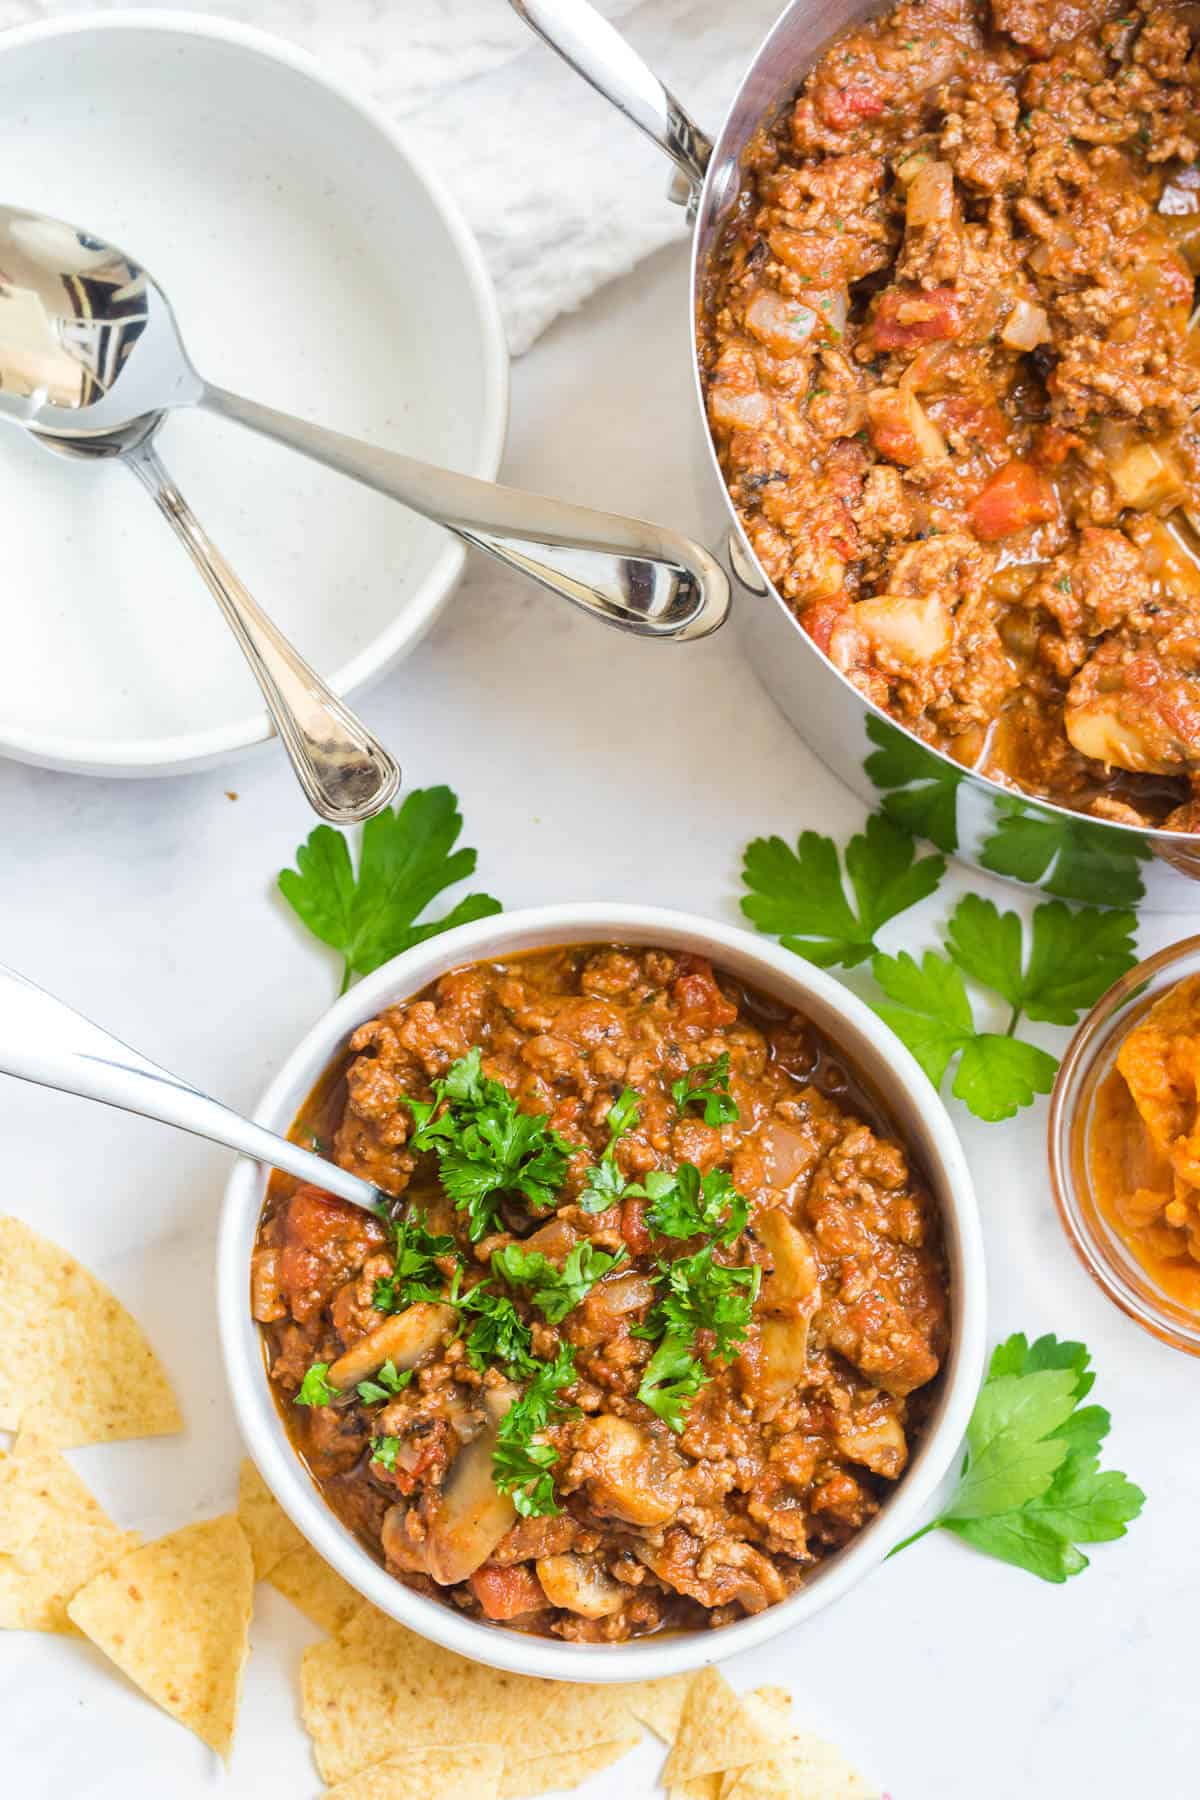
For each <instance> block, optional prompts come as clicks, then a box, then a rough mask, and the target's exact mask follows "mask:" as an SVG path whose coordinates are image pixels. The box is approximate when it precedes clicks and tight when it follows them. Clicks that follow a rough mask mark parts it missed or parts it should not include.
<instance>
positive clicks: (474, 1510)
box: [425, 1381, 520, 1587]
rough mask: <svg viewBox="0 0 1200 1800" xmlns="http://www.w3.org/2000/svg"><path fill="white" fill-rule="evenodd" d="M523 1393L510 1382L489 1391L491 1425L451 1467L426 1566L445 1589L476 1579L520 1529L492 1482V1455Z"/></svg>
mask: <svg viewBox="0 0 1200 1800" xmlns="http://www.w3.org/2000/svg"><path fill="white" fill-rule="evenodd" d="M519 1393H520V1389H519V1388H516V1387H514V1386H513V1384H512V1383H511V1382H507V1381H506V1382H502V1383H501V1384H500V1385H499V1386H498V1387H494V1388H488V1389H487V1390H486V1391H485V1393H484V1395H483V1408H484V1412H485V1413H486V1414H487V1423H486V1425H485V1426H484V1429H483V1430H482V1431H481V1432H480V1433H479V1436H478V1437H475V1438H472V1440H471V1442H470V1443H469V1444H466V1445H464V1447H463V1448H462V1449H461V1450H460V1451H459V1453H458V1455H457V1456H456V1457H455V1459H454V1461H453V1462H452V1463H451V1465H450V1470H449V1473H448V1474H447V1476H446V1480H445V1484H444V1486H443V1488H442V1491H441V1493H440V1495H439V1496H438V1500H437V1504H436V1506H435V1507H434V1508H433V1510H432V1511H431V1513H430V1517H429V1521H428V1526H429V1529H428V1534H427V1536H426V1539H425V1566H426V1568H427V1569H428V1571H429V1573H430V1575H431V1576H432V1577H433V1579H434V1580H435V1581H436V1582H437V1583H438V1585H439V1586H440V1587H453V1585H454V1583H455V1582H456V1581H465V1580H466V1579H467V1576H468V1575H473V1574H474V1572H475V1570H476V1569H477V1568H478V1567H479V1565H480V1563H484V1562H486V1561H487V1559H488V1557H489V1556H490V1555H491V1554H492V1551H493V1550H494V1549H495V1548H496V1545H497V1544H498V1543H499V1542H500V1540H501V1538H502V1537H504V1536H505V1535H506V1533H508V1532H509V1531H511V1530H512V1528H513V1525H514V1524H515V1523H516V1518H517V1509H516V1507H515V1506H514V1505H513V1502H512V1496H511V1494H502V1493H501V1492H500V1491H499V1489H498V1488H497V1487H496V1484H495V1482H494V1481H493V1480H492V1452H493V1451H494V1450H495V1448H496V1434H497V1432H498V1431H499V1428H500V1421H501V1419H502V1418H503V1417H504V1415H505V1413H506V1412H507V1411H508V1409H509V1407H510V1406H511V1405H512V1404H513V1402H514V1400H516V1399H517V1397H518V1395H519Z"/></svg>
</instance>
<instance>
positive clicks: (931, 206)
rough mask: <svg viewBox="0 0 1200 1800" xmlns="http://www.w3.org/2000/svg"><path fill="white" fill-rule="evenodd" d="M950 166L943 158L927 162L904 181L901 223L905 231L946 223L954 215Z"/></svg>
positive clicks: (952, 172) (952, 180)
mask: <svg viewBox="0 0 1200 1800" xmlns="http://www.w3.org/2000/svg"><path fill="white" fill-rule="evenodd" d="M954 211H955V203H954V170H953V169H952V168H951V167H950V164H949V163H946V162H927V163H923V164H922V166H921V167H920V168H919V169H917V170H916V171H915V173H914V175H913V178H912V181H911V182H910V183H909V184H908V193H907V195H906V197H905V201H904V223H905V226H906V228H907V229H908V230H909V231H925V230H928V229H930V228H932V227H935V226H940V225H949V224H950V223H951V221H952V220H953V218H954Z"/></svg>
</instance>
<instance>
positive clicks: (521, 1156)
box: [403, 1045, 576, 1243]
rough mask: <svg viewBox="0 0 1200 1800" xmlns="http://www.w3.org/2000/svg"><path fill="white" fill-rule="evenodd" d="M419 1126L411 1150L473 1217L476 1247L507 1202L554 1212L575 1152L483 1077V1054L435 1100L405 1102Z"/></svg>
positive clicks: (469, 1059) (436, 1091)
mask: <svg viewBox="0 0 1200 1800" xmlns="http://www.w3.org/2000/svg"><path fill="white" fill-rule="evenodd" d="M403 1103H404V1105H405V1106H407V1107H408V1109H409V1111H410V1112H411V1113H412V1115H413V1119H414V1121H415V1123H416V1130H415V1131H414V1132H413V1135H412V1137H411V1138H410V1139H409V1144H410V1146H411V1148H412V1149H414V1150H418V1151H420V1150H432V1151H433V1152H434V1153H435V1155H436V1156H437V1158H438V1164H439V1174H440V1176H441V1182H442V1186H443V1187H444V1188H445V1190H446V1192H447V1194H448V1195H449V1196H450V1198H451V1200H453V1202H454V1204H455V1206H456V1207H457V1208H458V1210H459V1211H460V1212H465V1213H466V1214H467V1216H468V1221H469V1223H468V1231H469V1233H470V1237H471V1241H472V1243H478V1241H479V1239H480V1238H482V1237H486V1235H487V1233H488V1232H489V1231H491V1230H492V1228H493V1226H494V1225H495V1222H496V1212H497V1208H498V1207H499V1204H500V1200H501V1198H502V1197H503V1196H504V1195H505V1194H520V1195H522V1196H523V1197H524V1198H525V1199H526V1200H527V1201H528V1202H529V1204H530V1205H531V1206H532V1207H533V1208H534V1209H535V1210H537V1211H544V1210H545V1209H546V1208H547V1207H549V1206H551V1205H552V1204H553V1201H554V1196H555V1195H556V1193H557V1192H558V1190H559V1188H560V1187H561V1186H562V1184H563V1180H564V1178H565V1176H566V1172H567V1164H568V1163H569V1162H570V1160H571V1158H572V1156H574V1154H575V1149H576V1146H575V1145H574V1144H571V1143H569V1142H568V1141H567V1139H566V1138H564V1137H561V1136H560V1135H559V1133H558V1132H557V1131H554V1130H552V1129H551V1127H550V1123H549V1120H548V1118H547V1117H545V1116H544V1115H539V1114H534V1113H527V1112H522V1111H521V1109H520V1107H519V1106H518V1105H517V1103H516V1101H515V1100H514V1099H513V1096H512V1095H511V1094H510V1093H509V1091H508V1089H507V1088H506V1087H505V1085H504V1083H503V1082H502V1081H495V1080H493V1079H492V1077H491V1076H488V1075H485V1074H484V1073H483V1067H482V1059H481V1054H480V1050H479V1046H478V1045H475V1046H474V1048H473V1049H471V1050H470V1051H469V1052H468V1053H467V1055H466V1056H463V1057H460V1058H459V1059H458V1061H457V1062H454V1063H452V1064H451V1065H450V1068H449V1069H448V1070H447V1072H446V1074H445V1076H444V1077H443V1078H442V1080H441V1081H436V1082H435V1083H434V1084H433V1099H432V1100H413V1099H411V1098H409V1096H407V1095H405V1096H404V1099H403Z"/></svg>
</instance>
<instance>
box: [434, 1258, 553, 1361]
mask: <svg viewBox="0 0 1200 1800" xmlns="http://www.w3.org/2000/svg"><path fill="white" fill-rule="evenodd" d="M457 1288H458V1283H457V1281H455V1283H454V1289H453V1291H452V1293H451V1295H450V1296H449V1297H448V1298H449V1304H451V1305H455V1306H457V1307H458V1308H459V1311H460V1312H461V1313H464V1314H467V1313H469V1314H472V1315H473V1316H474V1318H475V1323H474V1324H473V1325H472V1326H471V1329H470V1330H469V1331H468V1332H467V1336H466V1341H465V1349H466V1352H467V1361H468V1362H469V1363H470V1365H471V1367H472V1368H473V1369H478V1370H479V1372H480V1373H481V1374H482V1373H483V1371H484V1370H485V1369H488V1368H490V1367H491V1366H492V1365H493V1364H494V1363H500V1364H502V1365H503V1367H504V1368H505V1369H507V1370H508V1372H509V1374H510V1375H529V1374H531V1373H532V1371H533V1370H535V1369H536V1368H537V1367H538V1364H537V1362H536V1361H535V1360H534V1356H533V1333H532V1332H531V1331H530V1329H529V1327H528V1325H527V1324H526V1323H525V1321H524V1319H523V1318H522V1317H521V1315H520V1313H519V1312H518V1311H517V1309H516V1307H515V1306H514V1305H513V1303H512V1301H511V1300H510V1299H509V1297H508V1295H507V1294H498V1293H496V1292H495V1290H494V1289H493V1287H492V1284H491V1282H490V1281H480V1282H477V1283H476V1285H475V1286H474V1287H473V1288H468V1289H467V1292H466V1293H465V1294H463V1295H461V1296H460V1295H459V1294H458V1292H457Z"/></svg>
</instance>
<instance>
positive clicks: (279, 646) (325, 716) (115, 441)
mask: <svg viewBox="0 0 1200 1800" xmlns="http://www.w3.org/2000/svg"><path fill="white" fill-rule="evenodd" d="M2 316H3V315H2V308H0V317H2ZM0 397H2V396H0ZM162 418H163V415H162V413H156V414H152V415H151V416H150V417H149V418H148V419H136V420H135V421H134V422H133V424H132V425H128V426H126V427H125V428H124V429H123V430H121V431H112V432H108V433H105V434H102V435H99V436H96V437H66V436H61V437H60V436H52V435H51V434H50V433H48V432H42V431H36V430H35V431H34V433H33V435H34V436H35V437H36V438H37V439H38V441H39V442H40V443H42V444H44V445H45V446H46V448H47V449H48V450H54V451H57V452H58V453H59V454H60V455H62V456H76V457H83V458H89V457H91V458H95V457H113V456H115V457H119V458H120V460H121V461H122V462H124V463H125V465H126V466H127V467H128V468H130V469H132V470H133V473H134V474H135V475H136V476H137V478H138V480H139V481H140V482H141V483H142V486H143V487H144V488H145V489H146V491H147V493H148V494H149V495H150V497H151V499H153V500H154V502H155V503H156V505H157V506H158V509H159V511H160V512H161V513H162V514H163V516H164V518H165V519H166V520H167V521H168V522H169V524H170V525H171V527H172V529H173V530H174V531H175V533H176V535H177V536H178V538H179V540H180V542H181V543H182V544H183V545H184V547H185V548H186V550H187V551H188V554H189V555H190V556H191V558H192V560H193V561H194V562H195V564H196V567H197V568H198V569H199V571H200V573H201V575H202V576H203V577H204V580H205V582H206V584H207V586H208V588H209V591H210V592H211V594H212V595H213V598H214V599H215V600H216V602H217V605H218V606H219V607H220V609H221V611H222V613H223V614H224V616H225V620H226V623H227V624H228V625H229V627H230V629H231V630H232V632H233V635H234V637H235V638H236V639H237V641H238V643H239V645H240V646H241V650H242V654H243V655H244V656H245V658H246V661H247V662H248V663H249V665H250V671H251V673H252V675H253V676H254V679H255V680H256V681H257V683H258V685H259V688H260V689H261V691H262V697H263V699H264V700H265V701H266V704H267V711H268V712H269V713H270V715H271V718H272V720H273V722H274V725H275V729H276V731H277V732H278V733H279V737H280V741H281V742H282V744H283V746H284V748H285V750H286V751H287V753H288V756H289V758H290V759H291V764H292V768H293V770H294V771H295V774H296V778H297V780H298V781H299V783H300V786H301V787H302V788H303V789H304V793H305V796H306V797H307V799H308V803H309V805H310V806H311V807H312V809H313V811H314V812H316V813H318V814H319V815H320V817H321V818H323V819H328V820H329V821H330V822H331V823H332V824H334V825H353V824H355V823H356V822H357V821H358V820H360V819H369V818H372V817H373V816H374V814H376V813H377V812H381V811H382V810H383V808H384V807H385V806H387V805H388V803H389V801H391V800H393V799H394V798H395V796H396V793H397V792H398V790H399V787H400V768H399V765H398V764H397V762H396V761H395V759H394V758H393V757H392V756H391V754H390V753H389V752H388V751H387V750H385V749H384V747H383V745H382V744H381V743H380V742H379V741H378V739H377V738H375V737H374V736H372V734H371V733H370V732H369V731H368V730H367V728H366V726H365V725H364V724H363V722H362V720H361V719H360V718H358V717H357V715H356V714H355V713H353V712H351V710H350V708H349V707H348V706H346V705H345V704H344V702H343V701H341V700H339V699H338V697H337V695H336V694H335V693H334V692H333V690H332V689H331V688H329V687H327V686H326V684H325V683H324V682H323V681H322V680H321V677H320V676H319V675H318V674H317V672H316V670H315V669H313V668H310V666H309V665H308V663H306V662H305V660H304V658H303V657H302V656H301V655H300V652H299V651H298V650H296V649H295V648H294V647H293V645H292V644H290V643H289V642H288V640H287V638H285V637H284V635H283V633H282V632H281V631H280V629H279V627H278V626H277V625H276V624H275V623H274V622H273V621H272V620H271V619H269V618H268V617H267V615H266V614H265V613H264V612H263V611H262V609H261V608H260V607H259V606H258V604H257V602H256V601H255V600H254V599H253V597H252V596H251V594H250V593H249V591H248V590H247V589H246V588H245V587H243V585H242V583H241V582H240V581H239V580H238V577H237V576H236V575H235V574H234V572H233V570H232V569H231V568H230V566H229V564H228V563H227V562H226V560H225V558H224V557H223V556H222V555H221V552H220V551H219V550H218V549H217V547H216V545H215V544H214V543H213V541H212V539H211V538H210V537H209V536H208V535H207V534H206V533H205V532H204V531H203V529H202V528H201V525H200V522H199V520H198V519H197V518H196V515H195V514H194V513H193V511H192V509H191V507H190V506H189V505H188V504H187V501H186V500H185V499H184V497H183V495H182V494H181V493H180V492H179V489H178V488H177V487H176V486H175V483H174V482H173V481H172V479H171V477H170V476H169V475H168V473H167V471H166V469H165V468H164V467H163V465H162V462H161V460H160V458H159V456H158V453H157V451H156V450H155V448H154V444H153V438H154V434H155V432H156V431H157V430H158V427H159V425H160V424H161V422H162Z"/></svg>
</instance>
